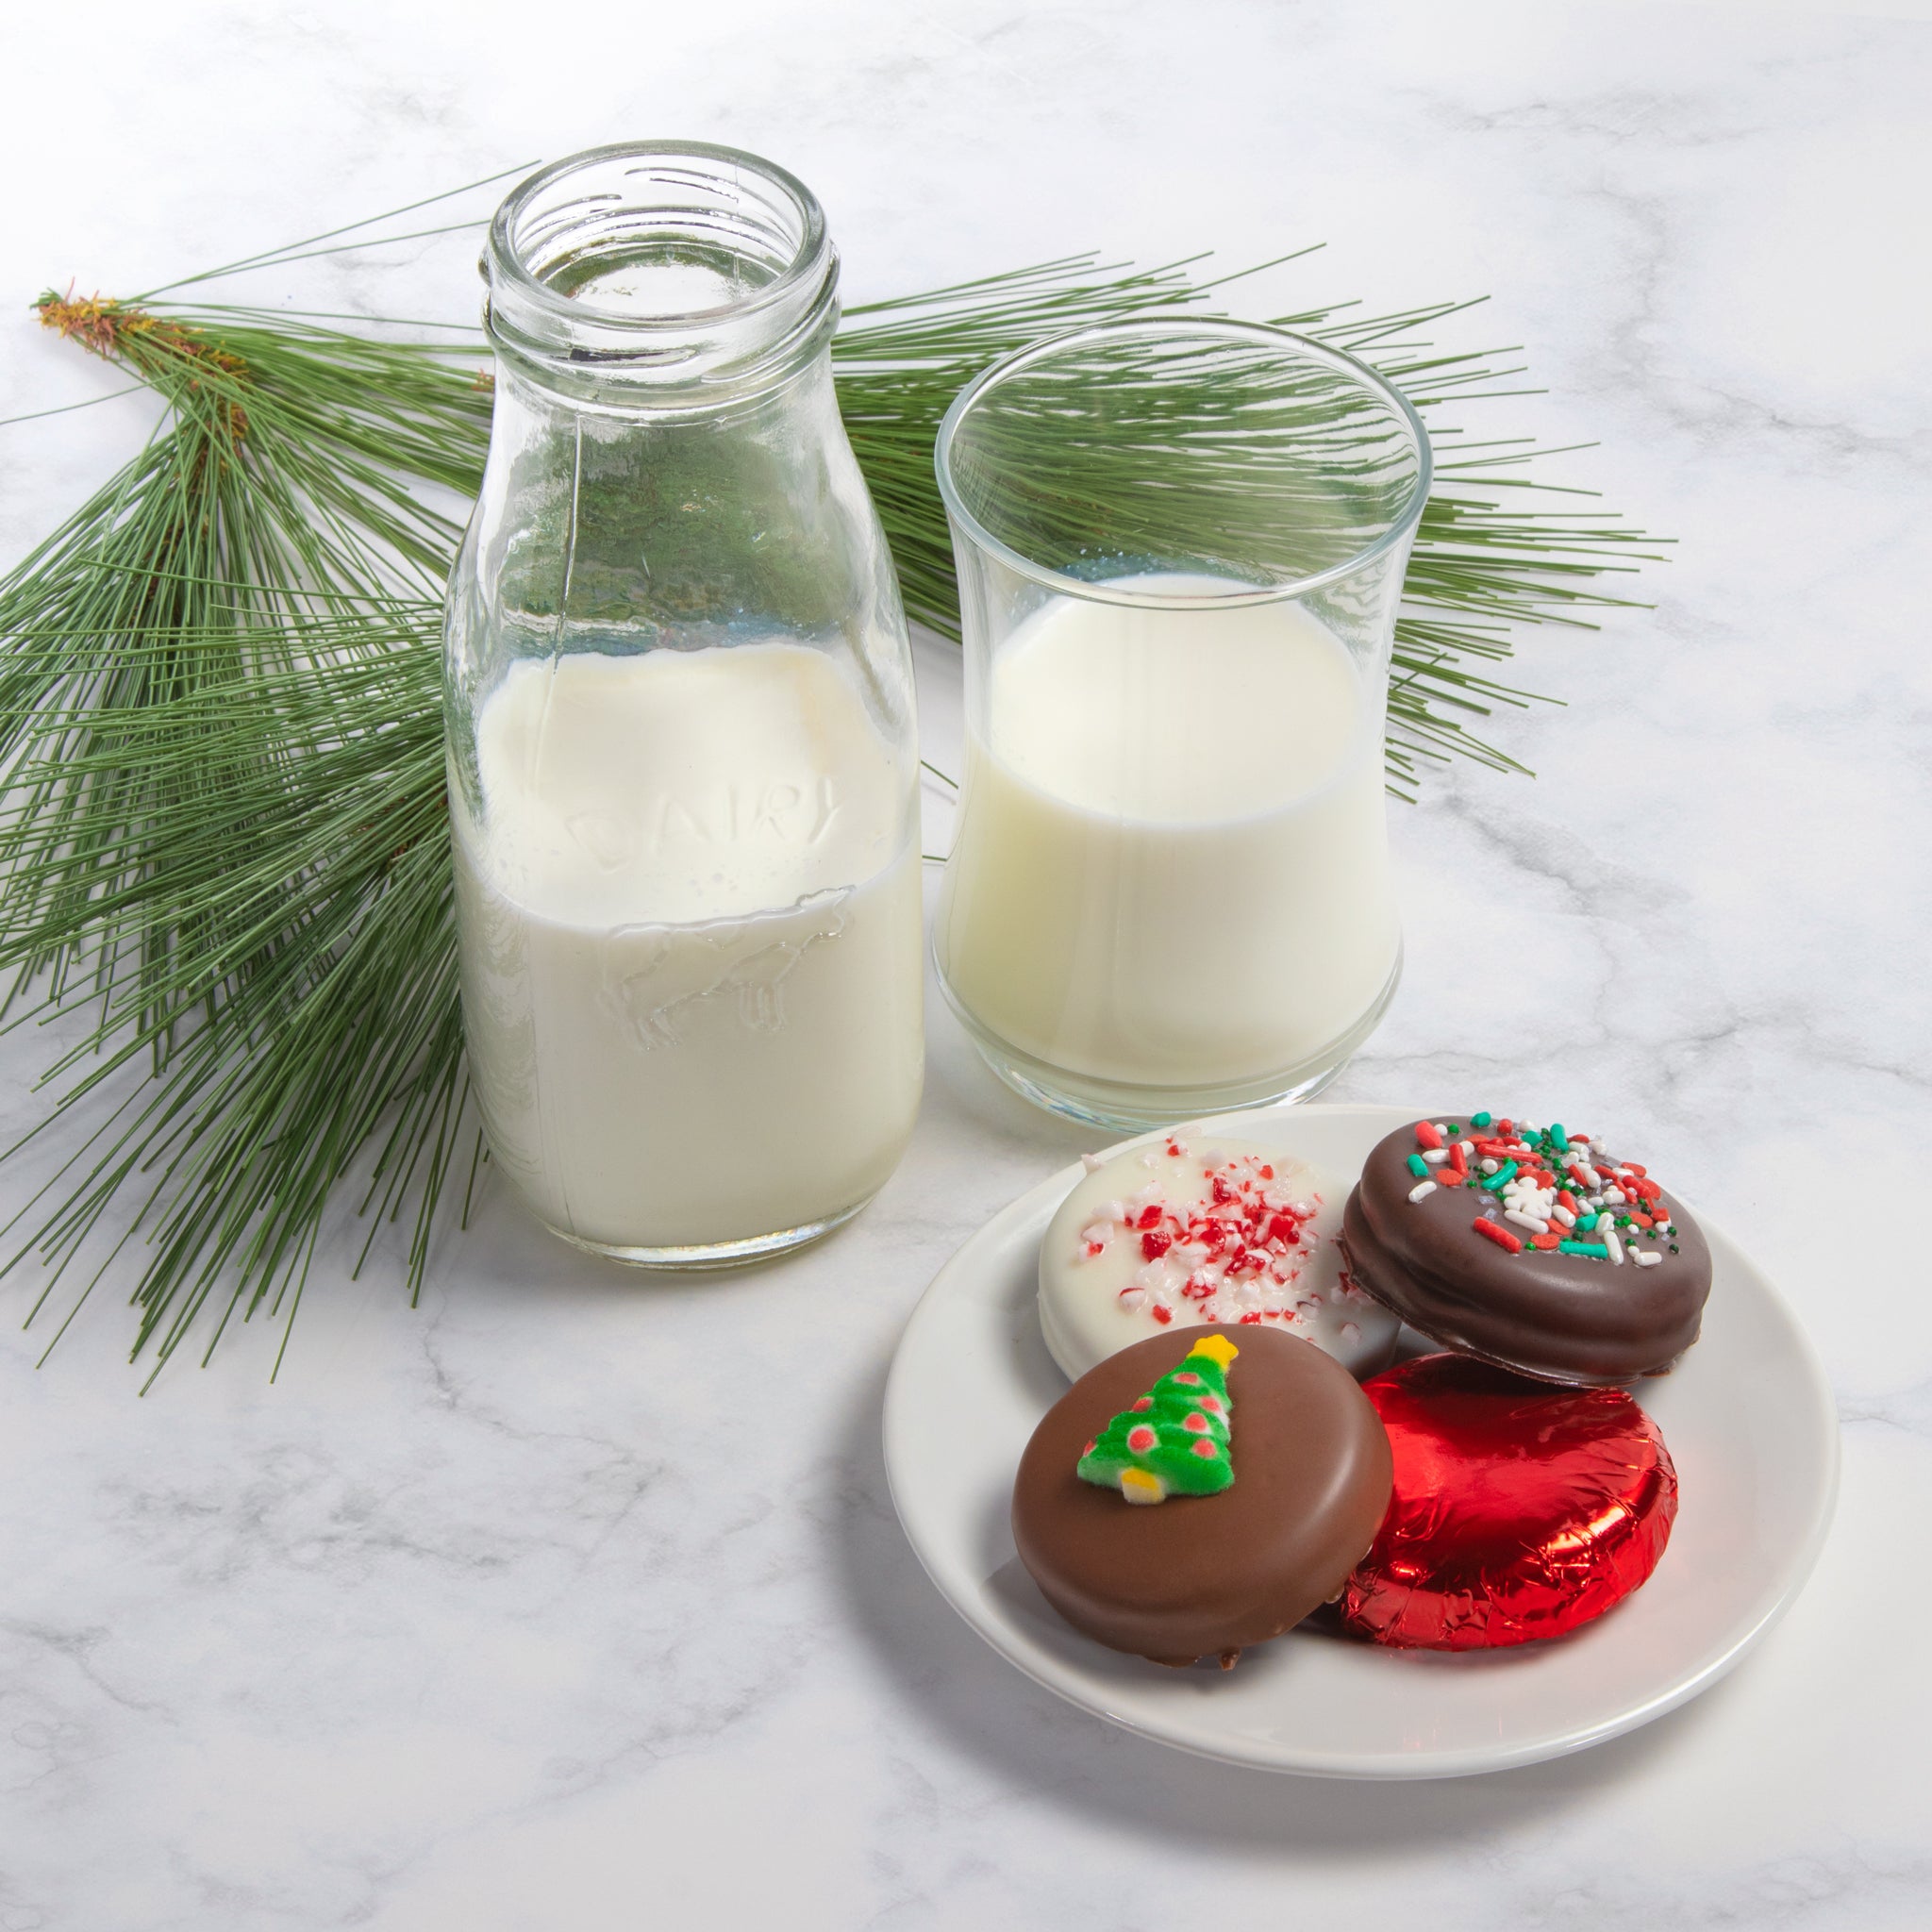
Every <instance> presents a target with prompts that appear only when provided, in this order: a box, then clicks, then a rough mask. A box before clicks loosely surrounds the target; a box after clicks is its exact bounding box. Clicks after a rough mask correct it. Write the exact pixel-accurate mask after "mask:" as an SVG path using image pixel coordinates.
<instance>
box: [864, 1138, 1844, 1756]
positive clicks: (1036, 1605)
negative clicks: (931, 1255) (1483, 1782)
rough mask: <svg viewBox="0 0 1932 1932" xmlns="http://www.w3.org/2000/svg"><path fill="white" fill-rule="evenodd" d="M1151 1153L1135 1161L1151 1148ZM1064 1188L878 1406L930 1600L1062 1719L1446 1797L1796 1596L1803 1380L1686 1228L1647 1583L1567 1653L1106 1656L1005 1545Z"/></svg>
mask: <svg viewBox="0 0 1932 1932" xmlns="http://www.w3.org/2000/svg"><path fill="white" fill-rule="evenodd" d="M1415 1118H1417V1116H1416V1115H1414V1114H1412V1113H1405V1112H1403V1111H1401V1110H1399V1109H1397V1108H1386V1107H1300V1108H1275V1109H1264V1110H1259V1111H1256V1112H1252V1113H1240V1114H1228V1115H1224V1116H1222V1117H1220V1118H1218V1119H1216V1120H1215V1121H1213V1122H1211V1123H1208V1124H1207V1125H1208V1126H1211V1128H1212V1129H1213V1130H1214V1131H1218V1132H1226V1133H1240V1134H1245V1135H1248V1136H1250V1137H1251V1138H1255V1139H1267V1140H1272V1141H1276V1142H1277V1143H1278V1144H1279V1145H1280V1146H1282V1147H1283V1148H1284V1149H1286V1150H1288V1151H1290V1152H1291V1153H1295V1154H1300V1155H1303V1156H1305V1157H1307V1158H1309V1159H1312V1160H1320V1161H1322V1162H1324V1164H1325V1165H1327V1166H1329V1167H1331V1168H1334V1169H1337V1170H1339V1171H1341V1172H1342V1173H1346V1174H1355V1173H1357V1172H1358V1171H1359V1169H1360V1166H1361V1163H1362V1160H1363V1158H1364V1157H1365V1156H1366V1155H1367V1153H1368V1151H1369V1149H1370V1148H1371V1147H1372V1146H1374V1143H1375V1141H1378V1140H1379V1139H1380V1138H1381V1137H1382V1136H1383V1135H1384V1134H1386V1133H1388V1132H1390V1131H1391V1129H1392V1128H1394V1127H1396V1126H1399V1125H1401V1124H1402V1123H1403V1122H1404V1121H1407V1120H1413V1119H1415ZM1147 1138H1150V1139H1151V1138H1153V1137H1151V1136H1149V1137H1147ZM1079 1174H1080V1169H1079V1168H1077V1167H1070V1168H1068V1169H1066V1170H1065V1171H1064V1172H1062V1173H1060V1174H1055V1175H1054V1176H1053V1178H1052V1179H1050V1180H1046V1181H1042V1182H1041V1184H1040V1186H1039V1187H1037V1188H1034V1189H1033V1190H1031V1191H1029V1192H1027V1193H1025V1194H1023V1195H1022V1196H1021V1197H1020V1199H1019V1200H1017V1201H1015V1202H1014V1203H1013V1204H1012V1206H1011V1207H1009V1208H1006V1209H1005V1210H1004V1211H1003V1212H1001V1213H999V1214H997V1215H995V1216H994V1217H993V1219H992V1220H991V1222H989V1223H988V1224H987V1225H986V1226H985V1227H983V1228H982V1229H980V1231H979V1232H978V1233H977V1234H976V1235H974V1238H973V1239H972V1240H971V1241H968V1242H967V1243H966V1245H965V1246H964V1247H963V1248H961V1249H960V1251H959V1252H958V1254H957V1255H956V1256H955V1257H953V1258H952V1260H951V1261H949V1262H948V1263H947V1264H946V1266H945V1267H944V1268H943V1269H941V1271H940V1274H939V1276H938V1278H937V1279H936V1280H935V1281H934V1282H933V1284H932V1286H931V1288H929V1289H928V1290H927V1291H926V1293H925V1295H924V1299H923V1300H922V1301H921V1302H920V1304H919V1306H918V1307H917V1308H915V1309H914V1310H913V1314H912V1319H911V1320H910V1322H908V1324H907V1326H906V1333H905V1335H904V1337H903V1338H902V1339H901V1341H900V1343H899V1350H898V1354H897V1357H895V1359H894V1361H893V1364H892V1374H891V1379H890V1381H889V1382H888V1384H887V1387H886V1406H885V1448H886V1469H887V1473H888V1474H889V1476H890V1478H891V1487H892V1501H893V1503H894V1504H895V1505H896V1507H897V1508H898V1511H899V1520H900V1521H901V1522H902V1523H903V1524H905V1526H906V1534H907V1536H908V1538H909V1539H910V1540H911V1543H912V1547H913V1548H914V1549H915V1550H916V1551H917V1552H918V1553H919V1558H920V1560H921V1562H923V1563H924V1565H925V1568H926V1571H927V1574H930V1576H931V1577H932V1580H933V1582H934V1583H935V1584H937V1585H938V1586H939V1590H940V1593H941V1595H942V1596H944V1598H945V1599H946V1601H947V1602H948V1603H950V1604H951V1605H952V1606H953V1607H954V1608H955V1609H956V1610H958V1612H959V1614H960V1615H961V1616H962V1617H964V1618H965V1619H966V1621H967V1622H968V1623H969V1624H972V1625H973V1627H974V1629H975V1630H976V1631H978V1632H979V1634H980V1635H981V1636H982V1637H984V1638H985V1639H986V1641H988V1642H989V1643H990V1644H991V1645H992V1647H993V1648H994V1649H995V1650H996V1651H998V1652H999V1654H1000V1655H1001V1656H1002V1657H1005V1658H1007V1660H1008V1662H1009V1663H1012V1664H1014V1665H1017V1666H1018V1668H1019V1669H1021V1670H1022V1671H1024V1672H1025V1674H1027V1675H1028V1676H1029V1677H1031V1678H1033V1679H1034V1680H1035V1682H1037V1683H1040V1684H1043V1685H1045V1686H1046V1687H1047V1689H1048V1690H1050V1691H1058V1693H1059V1695H1060V1696H1062V1697H1064V1698H1066V1699H1067V1700H1068V1701H1069V1702H1070V1703H1073V1704H1077V1705H1078V1706H1079V1707H1081V1708H1082V1709H1083V1710H1091V1711H1092V1712H1093V1713H1094V1714H1095V1715H1096V1716H1099V1717H1104V1718H1106V1719H1108V1721H1109V1722H1110V1723H1113V1724H1120V1725H1122V1726H1124V1728H1125V1729H1127V1730H1130V1731H1134V1732H1137V1733H1139V1734H1140V1735H1141V1736H1142V1737H1146V1738H1152V1739H1156V1740H1158V1741H1160V1742H1161V1743H1165V1744H1174V1745H1177V1746H1179V1747H1180V1748H1181V1749H1182V1750H1184V1751H1192V1752H1196V1753H1198V1754H1200V1755H1201V1756H1202V1757H1217V1758H1222V1759H1224V1760H1226V1761H1227V1762H1229V1763H1233V1764H1247V1765H1256V1766H1259V1767H1262V1768H1265V1769H1267V1770H1271V1771H1291V1772H1303V1773H1312V1774H1318V1775H1322V1776H1327V1777H1363V1778H1400V1777H1456V1776H1460V1775H1462V1774H1467V1773H1470V1772H1481V1771H1501V1770H1504V1769H1506V1768H1507V1767H1509V1766H1511V1765H1519V1764H1532V1763H1534V1762H1536V1761H1537V1760H1538V1759H1539V1758H1543V1757H1557V1756H1559V1755H1561V1754H1563V1753H1565V1752H1570V1751H1580V1750H1582V1749H1584V1748H1585V1747H1586V1746H1587V1745H1591V1744H1596V1743H1601V1742H1602V1741H1603V1740H1605V1739H1606V1738H1614V1737H1616V1736H1617V1735H1618V1734H1619V1733H1621V1732H1624V1731H1628V1730H1632V1729H1634V1728H1635V1727H1636V1726H1637V1725H1639V1724H1645V1723H1647V1722H1648V1721H1649V1720H1650V1719H1652V1718H1654V1717H1660V1716H1661V1715H1662V1714H1663V1713H1664V1712H1665V1711H1667V1710H1671V1709H1674V1707H1676V1706H1678V1705H1680V1704H1682V1703H1684V1702H1686V1700H1688V1699H1690V1698H1691V1697H1694V1696H1696V1695H1697V1693H1698V1692H1699V1691H1703V1690H1705V1689H1707V1687H1708V1686H1710V1685H1711V1684H1714V1683H1715V1682H1716V1681H1717V1680H1718V1678H1719V1677H1721V1676H1723V1675H1724V1673H1725V1672H1726V1671H1727V1670H1729V1669H1730V1668H1731V1666H1732V1665H1733V1664H1735V1663H1736V1662H1737V1661H1738V1660H1739V1659H1740V1657H1742V1656H1743V1655H1744V1654H1745V1652H1746V1651H1747V1650H1749V1649H1750V1647H1751V1645H1752V1644H1753V1643H1754V1642H1756V1641H1757V1639H1758V1638H1759V1637H1761V1636H1762V1635H1763V1634H1764V1632H1765V1631H1766V1630H1767V1629H1768V1628H1770V1626H1771V1624H1773V1623H1774V1622H1775V1621H1776V1619H1777V1618H1778V1616H1779V1615H1780V1614H1781V1613H1782V1612H1783V1610H1784V1609H1785V1608H1786V1607H1787V1606H1788V1605H1789V1604H1790V1601H1791V1599H1792V1598H1793V1597H1794V1596H1795V1595H1796V1594H1797V1592H1798V1591H1799V1589H1800V1587H1801V1586H1802V1585H1803V1583H1804V1581H1805V1578H1806V1576H1807V1574H1809V1572H1810V1569H1811V1565H1812V1563H1813V1561H1814V1559H1815V1558H1816V1557H1817V1555H1818V1551H1819V1548H1820V1546H1821V1545H1822V1543H1823V1542H1824V1533H1825V1529H1826V1526H1827V1525H1828V1524H1829V1523H1830V1520H1831V1510H1832V1504H1833V1501H1834V1499H1835V1497H1836V1495H1837V1491H1838V1421H1837V1416H1836V1411H1835V1408H1834V1406H1833V1402H1832V1397H1831V1391H1830V1390H1829V1388H1828V1387H1827V1385H1826V1383H1825V1380H1824V1372H1823V1370H1822V1369H1821V1368H1820V1366H1819V1364H1818V1360H1817V1357H1815V1356H1814V1355H1813V1354H1812V1352H1811V1349H1810V1346H1809V1344H1808V1343H1807V1341H1806V1340H1805V1337H1804V1334H1803V1333H1802V1331H1801V1330H1800V1329H1799V1327H1798V1325H1797V1323H1796V1321H1795V1320H1794V1319H1793V1318H1792V1316H1791V1313H1790V1310H1789V1309H1788V1308H1787V1307H1785V1305H1784V1303H1783V1301H1782V1300H1780V1299H1779V1297H1778V1294H1777V1292H1776V1291H1775V1290H1774V1288H1773V1287H1772V1286H1771V1284H1770V1282H1768V1281H1767V1280H1766V1279H1765V1278H1764V1276H1763V1275H1762V1274H1759V1273H1758V1271H1757V1269H1756V1268H1755V1267H1753V1266H1752V1264H1751V1263H1750V1261H1748V1260H1747V1259H1746V1258H1745V1257H1744V1255H1743V1254H1742V1252H1741V1251H1740V1249H1739V1248H1738V1247H1737V1245H1736V1244H1735V1243H1734V1242H1732V1241H1728V1240H1726V1239H1725V1238H1724V1235H1723V1234H1722V1233H1720V1232H1719V1231H1718V1230H1717V1229H1716V1228H1714V1227H1712V1226H1711V1224H1710V1223H1709V1222H1708V1221H1707V1220H1706V1219H1705V1218H1704V1217H1703V1216H1702V1215H1699V1216H1698V1220H1699V1223H1700V1224H1701V1225H1702V1226H1703V1228H1704V1230H1705V1233H1706V1234H1707V1236H1708V1237H1709V1239H1710V1247H1711V1254H1712V1257H1713V1262H1714V1268H1715V1274H1714V1278H1713V1281H1712V1285H1711V1294H1710V1303H1709V1306H1708V1307H1707V1310H1706V1313H1705V1320H1704V1335H1703V1339H1702V1340H1701V1341H1699V1342H1698V1344H1697V1346H1696V1347H1695V1348H1693V1349H1692V1350H1691V1352H1690V1354H1689V1355H1688V1356H1686V1357H1685V1358H1684V1361H1683V1363H1682V1364H1681V1366H1680V1367H1679V1368H1678V1369H1677V1370H1676V1371H1675V1372H1674V1374H1670V1375H1668V1376H1664V1377H1661V1378H1659V1379H1657V1380H1656V1381H1653V1382H1646V1383H1644V1384H1642V1385H1641V1387H1640V1388H1639V1390H1638V1391H1636V1392H1637V1393H1638V1394H1639V1395H1640V1397H1641V1400H1642V1402H1643V1405H1644V1407H1646V1408H1647V1409H1649V1410H1650V1412H1651V1413H1652V1414H1653V1415H1655V1416H1656V1417H1657V1421H1658V1423H1659V1424H1661V1425H1662V1428H1663V1432H1664V1437H1665V1440H1666V1441H1668V1442H1669V1444H1670V1449H1671V1454H1672V1456H1673V1457H1674V1459H1675V1461H1676V1465H1677V1474H1678V1476H1679V1478H1680V1480H1681V1485H1682V1487H1681V1492H1680V1501H1679V1508H1678V1516H1677V1523H1676V1527H1675V1529H1674V1532H1673V1535H1672V1538H1671V1541H1670V1546H1669V1547H1668V1548H1667V1549H1666V1551H1665V1552H1664V1556H1663V1560H1662V1561H1661V1562H1660V1563H1659V1564H1658V1566H1657V1572H1656V1574H1654V1575H1653V1576H1652V1578H1651V1579H1650V1581H1649V1582H1648V1583H1647V1584H1646V1585H1645V1586H1644V1587H1643V1589H1642V1590H1641V1591H1638V1592H1637V1593H1636V1594H1635V1595H1634V1596H1632V1597H1631V1598H1629V1599H1628V1600H1627V1601H1626V1602H1624V1604H1622V1605H1620V1606H1619V1607H1617V1608H1616V1609H1615V1610H1613V1611H1611V1612H1610V1613H1609V1615H1607V1616H1606V1617H1604V1618H1602V1619H1601V1620H1600V1621H1598V1622H1597V1623H1595V1624H1589V1625H1587V1626H1586V1627H1585V1628H1584V1629H1582V1630H1580V1631H1578V1632H1576V1633H1575V1634H1574V1636H1572V1637H1568V1638H1564V1639H1562V1640H1560V1641H1556V1642H1552V1643H1544V1644H1528V1645H1525V1646H1524V1647H1523V1648H1521V1649H1516V1650H1505V1651H1496V1652H1491V1653H1489V1654H1486V1655H1484V1654H1464V1655H1460V1656H1449V1655H1444V1654H1441V1653H1435V1652H1427V1651H1409V1652H1395V1651H1384V1650H1377V1649H1374V1648H1372V1647H1370V1646H1368V1645H1365V1644H1356V1643H1349V1642H1344V1641H1339V1640H1336V1639H1332V1638H1326V1637H1323V1636H1319V1635H1316V1634H1314V1633H1312V1632H1306V1631H1295V1632H1291V1634H1290V1635H1289V1636H1287V1637H1284V1638H1281V1639H1279V1640H1278V1641H1275V1642H1274V1643H1270V1644H1266V1645H1264V1646H1262V1647H1261V1648H1259V1649H1257V1650H1253V1651H1250V1652H1249V1653H1248V1654H1247V1655H1246V1656H1245V1657H1243V1658H1242V1659H1241V1665H1240V1667H1239V1668H1238V1669H1237V1670H1235V1671H1234V1672H1232V1673H1229V1674H1223V1673H1222V1672H1219V1671H1212V1670H1208V1669H1205V1668H1199V1669H1194V1670H1189V1671H1169V1670H1163V1669H1161V1668H1160V1667H1159V1666H1158V1665H1156V1664H1151V1663H1147V1662H1144V1661H1143V1660H1141V1658H1138V1657H1123V1656H1120V1655H1117V1654H1116V1653H1114V1652H1111V1651H1108V1650H1104V1649H1102V1648H1101V1647H1100V1646H1099V1645H1098V1644H1096V1643H1092V1642H1090V1641H1088V1640H1087V1639H1085V1638H1083V1637H1080V1636H1078V1635H1076V1634H1075V1633H1074V1631H1073V1630H1071V1629H1070V1628H1069V1627H1068V1626H1067V1625H1066V1624H1063V1623H1061V1622H1060V1620H1059V1618H1058V1616H1057V1615H1056V1614H1055V1613H1054V1612H1053V1611H1052V1610H1051V1609H1050V1608H1049V1607H1047V1604H1046V1601H1045V1599H1044V1598H1043V1597H1041V1594H1040V1592H1039V1591H1038V1590H1036V1589H1035V1587H1034V1584H1033V1580H1032V1578H1031V1577H1029V1576H1028V1575H1027V1574H1026V1573H1025V1571H1024V1570H1023V1569H1022V1568H1021V1566H1020V1562H1019V1558H1018V1557H1016V1556H1015V1555H1014V1552H1013V1540H1012V1534H1011V1531H1010V1530H1009V1528H1008V1499H1009V1497H1010V1494H1011V1490H1012V1481H1013V1471H1014V1468H1015V1466H1016V1465H1017V1464H1018V1462H1019V1459H1020V1452H1021V1450H1022V1449H1023V1448H1024V1446H1025V1442H1026V1439H1027V1437H1028V1436H1029V1435H1031V1433H1032V1431H1033V1427H1034V1424H1036V1423H1037V1422H1038V1421H1039V1420H1040V1418H1041V1415H1042V1414H1043V1413H1044V1412H1045V1410H1046V1409H1047V1408H1048V1407H1051V1406H1052V1404H1053V1403H1054V1402H1055V1401H1057V1400H1058V1397H1059V1396H1060V1394H1061V1393H1062V1392H1063V1391H1065V1389H1066V1388H1067V1386H1068V1385H1067V1381H1066V1378H1065V1377H1064V1376H1063V1375H1062V1374H1060V1372H1059V1371H1058V1369H1057V1368H1056V1367H1055V1366H1054V1364H1053V1361H1052V1358H1051V1357H1049V1356H1048V1355H1047V1352H1046V1346H1045V1344H1044V1343H1043V1342H1042V1341H1041V1336H1040V1324H1039V1320H1038V1317H1037V1315H1036V1313H1035V1293H1036V1285H1037V1279H1038V1277H1037V1274H1036V1268H1037V1262H1038V1254H1039V1246H1040V1238H1041V1233H1042V1231H1043V1230H1044V1229H1045V1226H1046V1224H1047V1221H1048V1219H1049V1218H1050V1217H1051V1215H1052V1213H1053V1210H1054V1208H1056V1207H1057V1206H1058V1203H1059V1202H1060V1200H1061V1199H1062V1197H1063V1196H1064V1195H1065V1194H1066V1192H1067V1191H1068V1189H1070V1188H1071V1187H1072V1186H1073V1185H1074V1181H1075V1180H1076V1179H1077V1178H1078V1176H1079Z"/></svg>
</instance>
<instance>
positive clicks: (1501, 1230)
mask: <svg viewBox="0 0 1932 1932" xmlns="http://www.w3.org/2000/svg"><path fill="white" fill-rule="evenodd" d="M1470 1225H1471V1226H1472V1227H1474V1229H1475V1231H1476V1233H1478V1234H1484V1235H1488V1236H1489V1238H1490V1239H1491V1241H1494V1242H1495V1244H1496V1245H1497V1246H1498V1247H1499V1248H1506V1249H1507V1250H1508V1252H1509V1253H1510V1254H1512V1255H1520V1254H1522V1252H1523V1243H1522V1242H1521V1241H1518V1240H1517V1239H1516V1237H1515V1236H1514V1235H1513V1234H1511V1233H1510V1232H1509V1230H1508V1229H1507V1227H1503V1226H1501V1225H1499V1224H1497V1223H1496V1222H1493V1221H1485V1220H1483V1219H1482V1218H1481V1217H1480V1216H1478V1217H1477V1218H1476V1220H1474V1221H1473V1222H1472V1223H1471V1224H1470Z"/></svg>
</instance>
